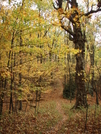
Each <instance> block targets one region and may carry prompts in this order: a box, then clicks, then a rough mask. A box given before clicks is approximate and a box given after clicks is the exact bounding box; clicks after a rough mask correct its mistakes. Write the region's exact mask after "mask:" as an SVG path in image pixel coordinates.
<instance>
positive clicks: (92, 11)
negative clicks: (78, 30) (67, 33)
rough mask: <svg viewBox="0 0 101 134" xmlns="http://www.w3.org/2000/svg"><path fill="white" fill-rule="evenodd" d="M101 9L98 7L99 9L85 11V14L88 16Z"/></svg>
mask: <svg viewBox="0 0 101 134" xmlns="http://www.w3.org/2000/svg"><path fill="white" fill-rule="evenodd" d="M100 11H101V8H98V9H97V10H91V11H89V12H87V13H85V14H84V15H85V16H88V15H90V14H93V13H97V12H100Z"/></svg>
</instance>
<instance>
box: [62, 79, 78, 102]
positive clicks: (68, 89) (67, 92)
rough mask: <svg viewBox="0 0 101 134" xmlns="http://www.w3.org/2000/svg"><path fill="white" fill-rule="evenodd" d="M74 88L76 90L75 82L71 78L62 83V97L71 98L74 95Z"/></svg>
mask: <svg viewBox="0 0 101 134" xmlns="http://www.w3.org/2000/svg"><path fill="white" fill-rule="evenodd" d="M75 90H76V84H75V82H74V81H73V80H71V81H70V82H69V83H67V84H66V85H65V84H64V89H63V98H65V99H73V98H74V97H75Z"/></svg>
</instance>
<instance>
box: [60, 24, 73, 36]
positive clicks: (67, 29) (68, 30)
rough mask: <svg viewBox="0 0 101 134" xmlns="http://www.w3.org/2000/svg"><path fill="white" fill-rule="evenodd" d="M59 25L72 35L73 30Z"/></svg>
mask: <svg viewBox="0 0 101 134" xmlns="http://www.w3.org/2000/svg"><path fill="white" fill-rule="evenodd" d="M61 27H62V28H63V29H64V30H65V31H67V32H68V33H69V34H71V35H72V36H74V32H72V31H71V30H70V29H69V28H67V27H65V26H64V25H63V24H62V25H61Z"/></svg>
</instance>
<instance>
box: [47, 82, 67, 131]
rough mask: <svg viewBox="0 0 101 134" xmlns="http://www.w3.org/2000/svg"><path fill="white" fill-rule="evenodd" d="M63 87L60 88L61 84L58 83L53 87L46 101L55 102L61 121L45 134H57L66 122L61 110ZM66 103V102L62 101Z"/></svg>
mask: <svg viewBox="0 0 101 134" xmlns="http://www.w3.org/2000/svg"><path fill="white" fill-rule="evenodd" d="M62 94H63V86H62V82H61V81H59V84H58V85H57V86H56V87H55V89H54V90H53V91H52V92H50V95H49V96H48V98H47V99H48V101H49V99H50V100H54V101H55V102H56V109H57V111H58V113H59V114H61V116H62V119H61V120H60V121H59V122H58V123H57V124H56V125H55V126H53V127H52V128H50V130H48V131H47V132H46V134H57V132H58V131H59V130H60V129H61V127H62V125H63V124H64V123H65V122H66V120H67V119H68V117H67V116H66V115H65V113H64V111H63V109H62V101H63V97H62ZM64 101H66V100H64Z"/></svg>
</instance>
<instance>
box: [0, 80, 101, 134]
mask: <svg viewBox="0 0 101 134" xmlns="http://www.w3.org/2000/svg"><path fill="white" fill-rule="evenodd" d="M62 93H63V87H62V82H61V81H58V84H56V85H55V87H54V86H53V87H51V89H49V90H47V91H46V92H44V93H43V94H42V101H41V102H40V103H39V108H38V113H37V114H36V115H35V110H34V108H31V109H30V110H29V111H27V112H24V111H23V112H19V113H17V114H16V113H13V114H10V115H8V114H6V113H5V114H4V115H3V116H2V118H1V121H0V134H101V102H100V105H99V106H98V107H97V106H96V105H94V104H95V97H91V96H90V95H89V96H88V103H89V104H90V107H89V108H88V111H87V110H86V109H84V108H82V109H81V110H74V109H73V110H70V109H71V108H72V107H73V105H74V104H75V99H74V100H72V101H71V102H70V100H66V99H63V96H62ZM86 113H87V114H86ZM86 115H87V120H86Z"/></svg>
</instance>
